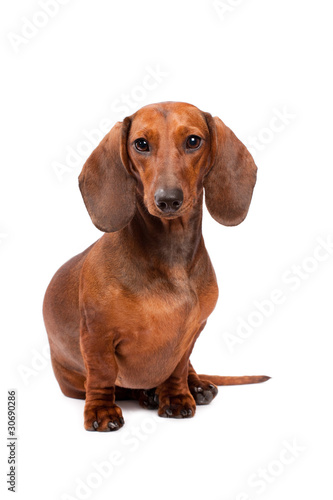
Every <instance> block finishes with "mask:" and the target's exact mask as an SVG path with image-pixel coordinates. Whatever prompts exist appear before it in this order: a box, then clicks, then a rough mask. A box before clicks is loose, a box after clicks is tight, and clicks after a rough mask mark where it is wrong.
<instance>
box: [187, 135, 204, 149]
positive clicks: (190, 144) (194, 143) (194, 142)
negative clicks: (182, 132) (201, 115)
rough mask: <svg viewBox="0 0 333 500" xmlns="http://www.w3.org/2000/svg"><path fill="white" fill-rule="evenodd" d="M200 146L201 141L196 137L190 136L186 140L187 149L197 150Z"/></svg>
mask: <svg viewBox="0 0 333 500" xmlns="http://www.w3.org/2000/svg"><path fill="white" fill-rule="evenodd" d="M200 144H201V139H200V137H198V136H197V135H190V136H189V137H188V138H187V140H186V147H187V148H189V149H197V148H198V147H199V146H200Z"/></svg>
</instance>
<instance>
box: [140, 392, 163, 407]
mask: <svg viewBox="0 0 333 500" xmlns="http://www.w3.org/2000/svg"><path fill="white" fill-rule="evenodd" d="M138 401H139V404H140V406H142V408H146V409H148V410H156V409H157V408H158V395H157V394H156V392H155V389H147V390H146V389H143V390H140V393H139V396H138Z"/></svg>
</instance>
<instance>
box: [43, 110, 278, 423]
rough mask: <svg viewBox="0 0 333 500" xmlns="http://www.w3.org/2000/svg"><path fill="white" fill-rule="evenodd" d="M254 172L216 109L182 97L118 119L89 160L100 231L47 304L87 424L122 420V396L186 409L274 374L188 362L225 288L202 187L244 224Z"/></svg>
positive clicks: (69, 385) (67, 390) (56, 360)
mask: <svg viewBox="0 0 333 500" xmlns="http://www.w3.org/2000/svg"><path fill="white" fill-rule="evenodd" d="M256 171H257V168H256V166H255V164H254V161H253V159H252V156H251V155H250V153H249V152H248V150H247V149H246V147H245V146H244V145H243V144H242V143H241V142H240V141H239V140H238V139H237V137H236V136H235V135H234V134H233V132H232V131H231V130H230V129H229V128H228V127H226V126H225V125H224V123H223V122H222V121H221V120H220V119H219V118H217V117H215V118H213V117H212V116H211V115H210V114H209V113H204V112H202V111H200V110H199V109H198V108H196V107H195V106H192V105H190V104H186V103H179V102H163V103H160V104H152V105H149V106H145V107H143V108H141V109H140V110H139V111H137V112H136V113H134V114H133V115H132V116H129V117H127V118H125V119H124V120H123V122H118V123H116V125H115V126H114V127H113V128H112V129H111V131H110V132H109V133H108V134H107V135H106V136H105V137H104V139H103V140H102V141H101V143H100V144H99V146H98V147H97V148H96V149H95V150H94V151H93V153H92V154H91V155H90V157H89V158H88V160H87V161H86V163H85V165H84V167H83V169H82V172H81V174H80V176H79V186H80V190H81V193H82V196H83V200H84V203H85V205H86V208H87V210H88V212H89V215H90V217H91V219H92V221H93V223H94V224H95V226H97V228H98V229H100V230H101V231H103V232H105V234H104V235H103V236H102V237H101V238H100V239H99V240H98V241H97V242H96V243H94V244H93V245H91V246H90V247H89V248H88V249H87V250H85V251H84V252H82V253H81V254H79V255H77V256H76V257H73V258H72V259H71V260H69V261H68V262H67V263H66V264H64V265H63V266H62V267H61V268H60V269H59V270H58V272H57V273H56V274H55V276H54V277H53V279H52V281H51V283H50V284H49V287H48V289H47V291H46V294H45V299H44V307H43V313H44V320H45V325H46V329H47V332H48V338H49V342H50V347H51V359H52V366H53V370H54V373H55V376H56V378H57V380H58V383H59V385H60V388H61V390H62V392H63V393H64V394H65V395H66V396H69V397H72V398H80V399H85V408H84V426H85V429H87V430H92V431H93V430H97V431H113V430H117V429H119V428H120V427H122V426H123V424H124V419H123V416H122V411H121V409H120V407H119V406H118V405H117V404H116V403H115V401H116V400H121V399H136V400H138V401H139V403H140V404H141V406H143V407H144V408H158V415H159V416H161V417H173V418H186V417H192V416H194V414H195V410H196V404H198V405H201V404H208V403H210V402H211V400H212V399H213V398H214V397H215V396H216V394H217V387H216V385H233V384H248V383H256V382H263V381H265V380H267V379H268V378H269V377H266V376H250V377H220V376H209V375H198V374H197V373H196V372H195V370H194V368H193V366H192V365H191V363H190V359H189V358H190V354H191V351H192V349H193V346H194V344H195V341H196V340H197V338H198V336H199V334H200V333H201V331H202V329H203V328H204V326H205V324H206V321H207V318H208V316H209V315H210V314H211V312H212V311H213V309H214V307H215V304H216V301H217V296H218V288H217V283H216V277H215V273H214V269H213V267H212V264H211V261H210V259H209V256H208V253H207V250H206V248H205V244H204V240H203V237H202V231H201V224H202V203H203V191H204V190H205V202H206V206H207V209H208V211H209V213H210V215H211V216H212V217H213V218H214V219H215V220H216V221H217V222H219V223H220V224H224V225H226V226H233V225H237V224H239V223H240V222H242V221H243V219H244V218H245V217H246V214H247V212H248V208H249V205H250V201H251V198H252V191H253V188H254V185H255V182H256Z"/></svg>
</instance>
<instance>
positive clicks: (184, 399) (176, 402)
mask: <svg viewBox="0 0 333 500" xmlns="http://www.w3.org/2000/svg"><path fill="white" fill-rule="evenodd" d="M205 324H206V321H205V322H203V323H202V325H201V327H200V328H199V330H198V331H197V333H196V334H195V336H194V339H193V341H192V344H191V346H190V348H189V349H187V350H186V352H185V354H184V356H183V357H182V359H181V360H180V362H179V363H178V365H177V366H176V368H175V370H174V371H173V373H172V374H171V375H170V377H169V378H168V379H167V380H166V381H165V382H163V384H161V385H159V386H158V387H157V388H156V394H157V395H158V399H159V408H158V414H159V416H160V417H169V418H189V417H193V416H194V414H195V410H196V403H195V400H194V397H193V396H192V394H191V391H190V389H189V385H188V375H189V357H190V354H191V352H192V349H193V347H194V344H195V341H196V340H197V338H198V337H199V335H200V333H201V331H202V330H203V328H204V326H205Z"/></svg>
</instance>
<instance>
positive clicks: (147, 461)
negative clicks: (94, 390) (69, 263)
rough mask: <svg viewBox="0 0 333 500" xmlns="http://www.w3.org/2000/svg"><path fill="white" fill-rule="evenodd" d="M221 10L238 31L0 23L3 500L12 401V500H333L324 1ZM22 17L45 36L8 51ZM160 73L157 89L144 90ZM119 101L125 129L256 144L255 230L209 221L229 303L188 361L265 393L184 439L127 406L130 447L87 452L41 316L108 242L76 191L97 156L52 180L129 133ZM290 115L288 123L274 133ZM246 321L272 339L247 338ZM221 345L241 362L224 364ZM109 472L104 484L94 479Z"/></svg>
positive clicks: (251, 395) (79, 406)
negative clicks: (215, 124)
mask: <svg viewBox="0 0 333 500" xmlns="http://www.w3.org/2000/svg"><path fill="white" fill-rule="evenodd" d="M63 3H64V4H65V3H66V2H65V1H63ZM222 4H223V5H224V10H225V12H223V6H222V7H221V6H220V9H218V8H216V6H214V2H213V1H212V0H207V1H200V0H191V1H189V0H184V1H180V0H169V1H168V2H163V3H162V2H156V1H152V0H151V1H145V0H142V1H140V2H138V1H135V0H127V1H124V2H121V1H120V0H118V1H116V2H111V1H106V0H104V1H103V0H96V1H94V2H89V1H82V0H81V1H78V0H71V1H69V2H68V3H67V4H66V5H61V6H59V9H58V12H56V13H55V14H54V15H53V17H47V16H46V19H45V15H44V16H43V15H42V16H40V14H38V13H40V12H41V11H42V12H43V10H42V8H41V6H40V3H39V2H38V1H34V0H29V1H28V2H27V1H26V0H25V1H23V0H20V1H16V2H11V3H9V2H6V6H5V5H3V6H2V10H3V11H4V12H3V13H2V15H1V18H2V28H1V32H2V38H1V39H2V47H1V54H2V65H1V67H2V91H1V110H2V111H1V117H2V120H1V121H2V124H1V127H2V128H1V139H2V148H1V153H2V154H1V174H2V175H1V177H2V182H1V188H0V189H1V196H0V199H1V212H0V234H1V237H0V243H1V245H0V257H1V332H2V340H3V347H2V349H1V351H2V353H1V358H2V360H1V368H2V369H3V375H2V376H1V386H2V391H1V405H0V408H1V421H0V423H1V442H0V450H1V453H0V456H1V488H2V491H3V492H5V493H7V491H6V484H5V481H6V472H7V469H8V466H7V450H6V429H7V424H6V404H7V403H6V394H7V390H8V389H11V388H16V389H17V393H18V408H17V410H18V412H17V413H18V418H17V423H18V429H17V430H18V449H17V451H18V484H17V494H16V497H15V498H18V499H27V498H34V499H36V500H40V499H43V500H44V499H45V498H47V499H49V500H53V499H59V500H60V499H73V498H92V499H96V500H97V499H105V498H126V499H127V498H143V497H144V498H147V499H155V498H159V499H161V500H166V499H168V500H169V499H170V498H183V497H184V498H191V499H194V500H197V499H201V498H203V496H204V495H205V498H210V499H214V500H249V499H251V500H252V499H256V498H263V499H264V498H265V499H269V500H275V499H279V500H280V499H281V498H284V499H287V500H289V499H290V500H291V499H292V500H294V499H295V498H302V499H311V500H312V499H314V498H330V497H331V495H332V479H331V478H332V463H331V456H332V452H331V451H332V404H331V399H332V384H331V382H332V362H331V359H332V354H331V349H332V340H331V336H332V323H333V320H332V283H333V281H332V271H333V255H332V253H329V252H328V251H325V250H324V249H321V250H319V253H317V250H318V245H319V243H318V241H322V240H324V241H326V240H327V239H329V238H330V237H333V228H332V208H333V197H332V180H333V179H332V147H331V135H332V127H331V122H332V87H333V82H332V71H331V60H332V36H331V31H332V29H331V19H332V9H330V7H331V5H330V2H329V1H317V2H313V1H305V0H302V1H301V0H298V1H297V0H294V1H293V2H290V1H288V0H279V1H270V2H267V1H265V0H244V1H240V0H239V1H237V0H226V1H225V2H221V5H222ZM221 9H222V10H221ZM24 18H26V19H28V20H29V21H31V20H34V22H36V23H37V24H38V23H39V24H41V23H42V24H43V23H44V24H45V25H44V26H43V27H39V28H35V30H34V31H33V32H32V31H31V27H30V39H27V38H26V39H25V40H26V41H25V42H22V40H21V41H20V43H18V42H17V40H18V39H16V43H17V44H18V46H16V50H15V47H14V45H15V44H14V42H13V34H14V35H17V36H22V30H24V26H26V24H27V21H26V20H25V19H24ZM26 30H28V31H29V29H28V28H26ZM31 33H32V34H31ZM9 34H11V35H10V37H8V35H9ZM147 68H148V69H147ZM149 68H150V70H151V69H155V70H157V71H160V72H162V73H164V76H163V77H160V80H161V81H157V80H154V81H153V80H152V79H150V80H149V84H150V87H152V86H154V87H155V88H153V89H152V88H151V89H150V90H148V89H146V88H145V87H144V82H147V81H148V79H147V77H146V75H147V74H148V72H149ZM154 82H155V85H153V84H154ZM126 95H127V96H130V99H131V104H130V105H126V106H127V108H128V109H127V114H131V113H132V112H134V111H135V110H136V109H138V108H140V107H141V106H143V105H144V104H148V103H151V102H159V101H164V100H176V101H186V102H190V103H192V104H195V105H196V106H198V107H199V108H201V109H202V110H204V111H209V112H211V113H212V114H213V115H218V116H220V118H222V120H223V121H224V122H225V123H226V124H227V125H228V126H229V127H230V128H232V130H233V131H234V132H235V133H236V135H237V136H238V137H239V138H240V139H241V140H242V141H243V142H245V143H246V144H248V145H249V143H250V142H252V141H253V138H255V140H256V141H257V147H256V148H255V151H254V152H253V154H254V157H255V160H256V163H257V165H258V169H259V174H258V182H257V186H256V189H255V192H254V198H253V203H252V205H251V208H250V212H249V215H248V218H247V219H246V221H245V222H244V223H243V224H241V225H240V226H238V227H235V228H227V227H223V226H219V225H218V224H217V223H216V222H214V221H213V220H212V219H211V218H210V217H209V216H208V215H207V214H205V218H204V236H205V241H206V245H207V248H208V250H209V253H210V255H211V258H212V261H213V264H214V267H215V270H216V273H217V277H218V282H219V287H220V298H219V302H218V306H217V307H216V310H215V311H214V313H213V315H212V316H211V318H210V320H209V322H208V325H207V327H206V329H205V331H204V332H203V333H202V334H201V337H200V339H199V340H198V342H197V345H196V347H195V351H194V353H193V356H192V361H193V363H194V366H195V368H196V370H197V371H199V372H204V373H216V374H224V375H242V374H267V375H270V376H271V377H272V380H270V381H269V382H267V383H265V384H262V385H257V386H243V387H226V388H220V390H219V394H218V396H217V398H216V399H215V400H214V402H213V403H212V404H211V405H210V406H207V407H199V408H198V410H197V414H196V416H195V418H193V419H188V420H182V421H179V420H172V419H170V420H169V419H168V420H166V419H158V418H157V417H156V413H155V412H147V411H145V410H143V409H141V408H139V407H138V405H136V404H134V403H124V404H122V405H121V406H122V408H123V412H124V417H125V420H126V424H125V427H124V428H123V429H122V430H121V431H119V432H116V433H107V434H104V433H89V432H86V431H85V430H84V428H83V416H82V414H83V406H84V402H83V401H77V400H73V399H68V398H65V397H64V396H63V395H62V393H61V392H60V389H59V387H58V385H57V382H56V380H55V378H54V376H53V372H52V369H51V366H50V363H49V361H48V360H47V359H46V357H45V352H46V349H45V346H46V344H47V342H46V332H45V330H44V326H43V321H42V315H41V307H42V300H43V295H44V292H45V289H46V287H47V284H48V282H49V280H50V279H51V277H52V275H53V274H54V272H55V271H56V270H57V269H58V267H60V265H62V264H63V263H64V262H65V261H66V260H68V259H69V258H70V257H72V256H73V255H75V254H77V253H79V252H81V251H82V250H83V249H84V248H86V247H87V246H88V245H89V244H90V243H91V242H93V241H94V240H96V239H97V238H98V237H99V236H100V232H99V231H98V230H97V229H96V228H95V227H94V226H93V224H92V222H91V220H90V219H89V216H88V214H87V212H86V210H85V207H84V205H83V202H82V199H81V196H80V193H79V190H78V187H77V177H78V174H79V172H80V169H81V167H82V165H83V163H84V160H85V158H86V157H87V156H88V154H89V152H90V151H91V150H92V149H93V148H94V145H93V144H91V145H90V147H89V145H88V150H87V152H86V154H82V155H81V157H80V158H79V160H78V164H77V166H76V167H74V168H71V169H69V171H66V173H65V174H64V175H63V176H60V177H61V180H60V178H59V175H58V176H57V175H56V173H55V170H54V166H55V162H58V163H62V164H66V155H67V154H68V151H69V149H68V148H73V149H74V150H75V149H76V148H77V147H79V146H78V145H79V143H80V141H83V140H85V139H86V138H85V134H84V132H83V131H84V130H85V131H88V132H89V131H90V132H91V131H93V130H95V129H97V128H98V127H99V124H100V122H101V121H102V120H103V119H105V118H108V119H109V120H110V123H111V124H113V123H114V122H116V121H118V120H120V119H122V118H123V117H124V115H125V114H126V113H121V112H119V110H118V111H117V110H116V109H115V108H119V106H120V105H123V104H124V99H127V97H126ZM277 112H278V113H285V114H287V116H288V117H289V118H287V119H286V118H285V123H283V122H282V121H281V120H280V121H276V120H275V121H274V116H276V113H277ZM275 125H276V126H278V128H279V130H278V131H277V130H276V127H275ZM272 127H273V129H274V130H272ZM269 128H271V130H269ZM251 138H252V139H251ZM81 145H82V144H81ZM318 238H322V240H318ZM330 251H331V252H332V250H330ZM314 256H315V257H314ZM293 266H300V267H299V268H296V267H293ZM297 269H298V270H297ZM295 272H298V273H299V272H301V276H302V277H300V278H298V281H297V279H295V278H294V279H292V276H295V275H293V273H295ZM274 289H278V290H280V291H281V292H280V294H281V297H282V300H281V302H283V303H280V304H277V305H272V303H271V306H269V305H268V304H267V302H264V304H266V310H267V311H268V312H269V316H267V314H266V317H263V315H261V316H260V313H259V315H258V302H260V303H263V301H267V300H270V295H271V293H272V291H273V290H274ZM256 301H257V302H256ZM255 311H257V313H256V314H255ZM251 315H252V316H251ZM249 318H250V321H252V322H253V318H257V321H258V323H260V324H259V325H258V326H256V327H253V328H252V330H249V329H248V330H247V331H248V332H249V331H250V333H249V334H248V337H247V338H246V339H240V337H239V336H238V337H237V335H238V334H237V329H239V324H240V322H241V321H247V320H248V319H249ZM258 318H259V319H258ZM254 320H255V319H254ZM226 333H229V334H231V335H234V337H233V338H238V340H239V339H240V340H241V341H242V343H237V344H235V345H234V348H233V349H231V348H230V346H229V347H228V343H227V342H226ZM229 339H230V337H229ZM29 370H30V371H29ZM24 374H25V375H24ZM288 446H289V447H290V446H294V452H293V453H294V454H292V453H291V452H290V451H289V452H288V451H287V448H288ZM112 452H116V454H118V462H117V463H116V465H114V468H113V470H112V471H111V468H110V467H111V465H110V464H111V462H110V459H111V458H112V457H111V454H112ZM119 457H121V458H119ZM105 461H108V463H109V468H108V467H107V464H104V471H105V474H106V473H107V474H108V477H104V478H101V475H98V474H97V473H96V466H97V467H98V465H100V464H101V463H102V462H105ZM119 462H121V464H119ZM94 464H95V465H94ZM96 474H97V475H96ZM260 475H261V476H263V475H265V479H260V480H259V479H258V478H259V476H260ZM80 481H82V482H83V483H84V484H85V485H87V484H88V485H89V484H90V487H89V488H90V489H87V487H86V488H85V489H84V487H83V486H82V482H81V483H80ZM79 484H81V489H80V488H78V485H79ZM8 495H9V496H8V498H12V496H10V495H12V494H9V493H8ZM6 498H7V497H6Z"/></svg>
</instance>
